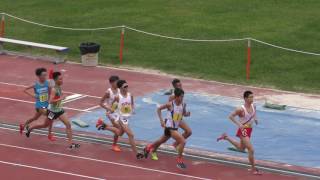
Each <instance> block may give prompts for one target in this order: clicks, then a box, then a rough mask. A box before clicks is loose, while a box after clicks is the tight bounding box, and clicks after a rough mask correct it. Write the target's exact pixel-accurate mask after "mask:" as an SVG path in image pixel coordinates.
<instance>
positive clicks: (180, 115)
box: [172, 113, 182, 121]
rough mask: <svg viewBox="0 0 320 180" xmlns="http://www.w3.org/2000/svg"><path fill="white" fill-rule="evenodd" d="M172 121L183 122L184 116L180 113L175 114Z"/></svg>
mask: <svg viewBox="0 0 320 180" xmlns="http://www.w3.org/2000/svg"><path fill="white" fill-rule="evenodd" d="M172 120H174V121H181V120H182V114H179V113H175V114H173V118H172Z"/></svg>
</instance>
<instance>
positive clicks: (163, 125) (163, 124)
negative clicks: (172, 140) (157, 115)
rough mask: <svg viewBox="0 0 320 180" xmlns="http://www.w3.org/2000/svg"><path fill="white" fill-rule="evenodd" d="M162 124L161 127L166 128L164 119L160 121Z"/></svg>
mask: <svg viewBox="0 0 320 180" xmlns="http://www.w3.org/2000/svg"><path fill="white" fill-rule="evenodd" d="M160 123H161V127H163V128H164V127H165V123H164V121H163V119H161V120H160Z"/></svg>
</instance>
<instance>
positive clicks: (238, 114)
mask: <svg viewBox="0 0 320 180" xmlns="http://www.w3.org/2000/svg"><path fill="white" fill-rule="evenodd" d="M241 112H242V110H241V109H240V108H237V109H236V110H235V111H233V112H232V113H231V114H230V116H229V119H230V120H231V121H232V122H233V123H234V124H236V125H237V126H238V127H239V128H241V129H243V127H244V126H243V125H242V124H241V123H240V122H239V121H237V120H236V116H240V115H241Z"/></svg>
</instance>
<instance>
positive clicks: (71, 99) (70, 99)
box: [63, 94, 87, 103]
mask: <svg viewBox="0 0 320 180" xmlns="http://www.w3.org/2000/svg"><path fill="white" fill-rule="evenodd" d="M76 95H78V94H76ZM79 95H80V96H78V97H76V98H69V99H65V100H63V103H68V102H72V101H75V100H79V99H82V98H85V97H87V96H86V95H81V94H79ZM71 96H73V95H71ZM68 97H69V96H67V97H66V98H68Z"/></svg>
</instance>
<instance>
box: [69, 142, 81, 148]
mask: <svg viewBox="0 0 320 180" xmlns="http://www.w3.org/2000/svg"><path fill="white" fill-rule="evenodd" d="M78 148H80V144H76V143H72V144H71V145H70V146H69V149H78Z"/></svg>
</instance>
